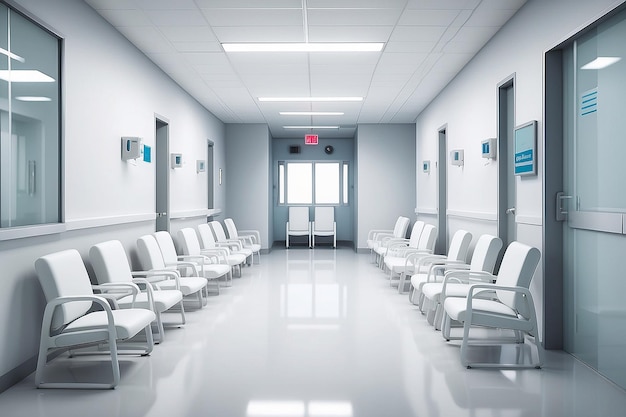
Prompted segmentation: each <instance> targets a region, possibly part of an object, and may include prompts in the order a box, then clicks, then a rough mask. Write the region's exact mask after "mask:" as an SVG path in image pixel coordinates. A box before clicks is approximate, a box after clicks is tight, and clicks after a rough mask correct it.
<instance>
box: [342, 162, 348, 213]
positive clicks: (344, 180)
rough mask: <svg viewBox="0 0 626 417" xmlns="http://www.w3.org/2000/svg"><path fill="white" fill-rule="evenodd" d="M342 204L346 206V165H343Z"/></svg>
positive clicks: (345, 163)
mask: <svg viewBox="0 0 626 417" xmlns="http://www.w3.org/2000/svg"><path fill="white" fill-rule="evenodd" d="M343 204H348V163H347V162H344V164H343Z"/></svg>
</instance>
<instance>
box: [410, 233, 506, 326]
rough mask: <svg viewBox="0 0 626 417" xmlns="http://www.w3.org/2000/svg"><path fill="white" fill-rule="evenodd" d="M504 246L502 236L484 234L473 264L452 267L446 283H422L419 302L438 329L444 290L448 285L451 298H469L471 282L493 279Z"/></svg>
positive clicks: (477, 244) (491, 280)
mask: <svg viewBox="0 0 626 417" xmlns="http://www.w3.org/2000/svg"><path fill="white" fill-rule="evenodd" d="M501 249H502V239H500V238H499V237H496V236H492V235H482V236H480V238H478V240H477V241H476V246H474V252H473V253H472V260H471V262H470V263H469V265H467V266H461V265H458V266H454V268H449V269H448V270H447V272H446V275H445V276H444V282H427V283H425V284H424V285H423V286H422V291H421V297H420V299H419V300H418V303H417V304H418V306H419V308H420V310H421V311H422V312H424V313H425V314H426V318H427V320H428V321H429V322H430V323H432V324H433V325H434V326H435V329H436V330H440V329H441V319H442V314H441V313H442V311H441V293H442V292H443V287H444V285H445V286H446V294H447V295H448V296H449V297H466V296H467V293H468V291H469V286H470V285H471V284H476V283H481V282H493V275H492V273H493V269H494V267H495V266H496V260H497V259H498V255H499V254H500V250H501ZM409 300H410V301H412V302H413V293H410V294H409Z"/></svg>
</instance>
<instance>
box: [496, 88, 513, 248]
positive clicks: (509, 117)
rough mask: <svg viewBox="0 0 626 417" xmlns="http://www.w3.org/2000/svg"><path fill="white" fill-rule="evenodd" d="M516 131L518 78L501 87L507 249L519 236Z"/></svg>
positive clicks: (502, 217)
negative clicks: (515, 165)
mask: <svg viewBox="0 0 626 417" xmlns="http://www.w3.org/2000/svg"><path fill="white" fill-rule="evenodd" d="M514 129H515V79H514V77H511V78H509V79H507V80H505V81H503V82H502V83H501V84H500V85H499V86H498V235H499V237H500V238H501V239H502V242H504V245H505V247H506V246H508V244H509V243H511V242H512V241H514V240H515V236H516V221H515V214H516V213H515V211H516V209H515V205H516V178H515V175H514V173H513V160H514V158H515V156H514V153H515V147H514V144H513V136H514Z"/></svg>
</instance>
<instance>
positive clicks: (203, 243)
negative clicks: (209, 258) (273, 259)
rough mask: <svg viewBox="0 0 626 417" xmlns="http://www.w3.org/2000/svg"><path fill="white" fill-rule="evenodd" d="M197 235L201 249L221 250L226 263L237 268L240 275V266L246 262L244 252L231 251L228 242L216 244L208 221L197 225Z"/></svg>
mask: <svg viewBox="0 0 626 417" xmlns="http://www.w3.org/2000/svg"><path fill="white" fill-rule="evenodd" d="M198 236H199V241H200V247H201V248H202V251H212V250H218V251H223V253H224V255H225V256H226V262H227V263H228V265H230V266H231V267H232V268H233V269H234V270H237V271H238V275H239V276H241V268H242V267H243V265H244V264H245V263H246V254H244V253H234V252H232V250H231V247H230V246H231V245H228V244H227V245H218V244H217V242H216V241H215V236H214V235H213V231H212V230H211V226H209V225H208V223H200V224H199V225H198Z"/></svg>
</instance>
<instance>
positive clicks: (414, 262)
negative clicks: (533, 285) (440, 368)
mask: <svg viewBox="0 0 626 417" xmlns="http://www.w3.org/2000/svg"><path fill="white" fill-rule="evenodd" d="M433 234H436V228H435V227H434V226H432V225H428V224H424V223H423V222H420V221H418V222H415V224H414V226H413V229H412V231H411V237H410V238H409V239H404V240H403V239H399V238H388V239H387V241H386V242H384V243H383V244H380V245H378V247H374V248H373V249H372V251H373V253H376V254H377V261H378V264H379V266H381V267H382V268H383V269H385V270H388V271H389V274H390V275H389V279H390V281H391V282H392V283H394V284H395V282H394V280H393V278H394V277H397V281H398V291H399V292H400V293H402V292H404V290H405V283H408V284H409V289H408V293H409V301H410V302H411V303H413V304H415V305H417V306H418V308H419V310H420V311H421V312H422V313H423V314H424V315H425V316H426V319H427V320H428V323H430V324H432V325H433V326H434V327H435V329H436V330H441V332H442V335H443V338H444V339H445V340H446V341H450V340H455V339H458V340H461V349H460V350H461V352H460V357H461V362H462V364H463V365H464V366H467V367H468V368H470V367H496V368H526V367H535V368H540V367H541V366H542V364H543V349H542V347H541V341H540V337H539V334H538V333H539V329H538V326H537V317H536V311H535V306H534V302H533V298H532V295H531V293H530V290H529V287H530V282H531V279H532V277H533V275H534V273H535V270H536V268H537V266H538V264H539V260H540V257H541V254H540V252H539V250H538V249H537V248H534V247H531V246H528V245H525V244H523V243H520V242H512V243H511V244H510V245H509V246H508V247H507V248H506V251H505V253H504V255H503V257H502V261H501V264H500V267H499V271H498V273H497V275H496V274H494V268H495V267H496V263H497V260H498V258H499V255H500V252H501V249H502V247H503V244H502V240H501V239H500V238H498V237H496V236H491V235H487V234H485V235H481V236H480V237H479V238H478V239H477V241H476V244H475V246H474V249H473V253H472V256H471V260H470V261H469V262H467V261H466V259H467V255H468V253H469V247H470V243H471V241H472V234H471V233H469V232H467V231H465V230H458V231H457V232H455V233H454V235H453V236H452V239H451V240H450V247H449V249H448V254H447V255H435V254H433V252H432V251H433V248H434V241H431V239H434V238H433V237H432V235H433ZM420 241H422V243H421V245H422V246H421V247H420V243H418V242H420ZM381 247H384V250H381ZM455 328H462V332H460V334H459V330H455ZM478 328H481V329H483V330H484V329H498V331H496V332H493V331H492V332H488V333H487V334H488V336H487V339H485V337H484V336H482V337H481V336H479V337H478V338H477V337H476V336H475V334H478V333H477V332H476V331H475V330H476V329H478ZM473 330H474V331H473ZM505 330H508V331H509V332H506V331H505ZM510 331H512V333H511V332H510ZM470 334H471V335H470ZM482 334H484V332H483V333H482ZM527 336H528V337H527ZM527 338H528V339H533V342H534V343H533V344H534V346H535V349H534V350H535V351H536V354H535V355H534V356H533V355H532V353H531V354H530V356H524V355H525V354H524V352H525V351H524V350H523V349H522V347H521V346H525V342H526V339H527ZM509 342H513V343H516V344H518V345H517V346H518V349H517V350H516V351H517V352H518V356H516V357H515V360H504V359H502V360H501V361H499V362H489V361H484V360H480V359H477V358H475V357H473V356H472V355H471V354H470V353H469V351H470V349H471V348H470V346H472V345H477V344H482V345H485V344H486V345H494V344H497V345H503V344H505V343H509ZM503 357H504V356H503Z"/></svg>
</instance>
